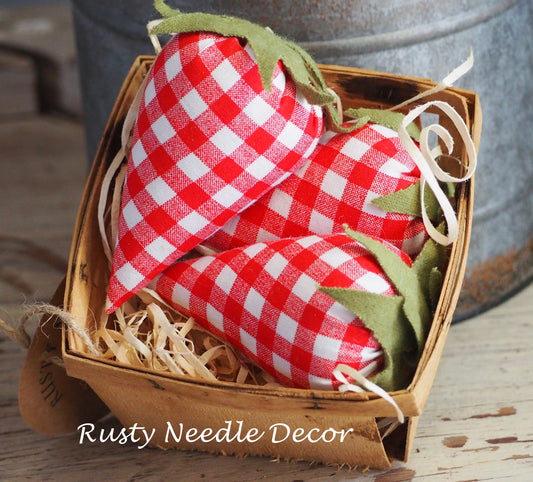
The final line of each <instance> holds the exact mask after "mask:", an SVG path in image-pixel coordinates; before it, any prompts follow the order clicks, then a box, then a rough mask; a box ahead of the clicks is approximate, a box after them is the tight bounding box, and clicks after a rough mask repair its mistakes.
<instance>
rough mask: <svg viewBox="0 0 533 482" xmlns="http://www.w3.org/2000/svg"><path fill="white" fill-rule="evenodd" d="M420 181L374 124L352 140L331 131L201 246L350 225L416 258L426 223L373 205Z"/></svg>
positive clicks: (392, 134) (395, 140)
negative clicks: (286, 174) (289, 172)
mask: <svg viewBox="0 0 533 482" xmlns="http://www.w3.org/2000/svg"><path fill="white" fill-rule="evenodd" d="M419 180H420V171H419V170H418V167H417V166H416V164H415V162H414V161H413V159H412V158H411V156H410V155H409V154H408V153H407V151H406V150H405V149H404V148H403V146H402V144H401V142H400V140H399V137H398V133H397V132H396V131H394V130H392V129H390V128H388V127H384V126H382V125H377V124H366V125H365V126H364V127H362V128H360V129H357V130H355V131H353V132H350V133H341V134H335V133H334V132H330V131H328V132H326V133H324V134H323V135H322V137H321V138H320V141H319V144H318V146H317V148H316V149H315V151H314V152H313V153H312V154H311V156H310V157H309V159H308V160H307V161H306V162H305V163H304V164H303V165H302V166H301V167H300V168H299V169H298V170H297V171H296V172H295V173H294V174H292V175H291V176H289V177H288V178H287V179H286V180H285V181H283V182H282V183H281V184H280V185H279V186H277V187H276V188H275V189H273V190H272V191H270V192H269V193H267V194H266V195H265V196H263V197H262V198H261V199H259V200H258V201H257V202H256V203H254V204H253V205H252V206H250V207H248V208H247V209H246V210H245V211H243V212H242V213H240V214H239V215H237V216H235V217H233V218H232V219H231V220H230V221H228V223H226V224H225V225H224V226H223V227H222V228H221V229H220V230H219V231H217V232H216V233H215V234H214V235H213V236H211V238H209V239H208V240H206V241H205V243H204V244H205V245H207V246H209V247H211V248H213V249H215V250H217V251H222V250H226V249H231V248H234V247H238V246H245V245H248V244H253V243H256V242H262V241H268V240H273V239H280V238H285V237H293V236H305V235H308V234H311V233H314V234H329V233H335V232H340V231H342V225H343V224H344V223H347V224H348V225H349V226H350V227H351V228H352V229H353V230H355V231H357V232H360V233H363V234H366V235H369V236H374V237H378V238H381V239H383V240H386V241H388V242H390V243H392V244H393V245H394V246H396V247H398V248H400V249H401V250H402V251H404V252H406V253H408V254H409V255H412V256H414V255H416V254H417V253H418V252H419V251H420V250H421V248H422V246H423V243H424V241H425V240H426V239H427V234H426V230H425V227H424V223H423V221H422V218H420V217H413V216H410V215H407V214H397V213H387V212H384V211H383V210H382V209H380V208H379V207H377V206H375V205H373V204H372V200H373V199H375V198H377V197H380V196H383V195H386V194H390V193H394V192H397V191H399V190H402V189H405V188H408V187H410V186H412V185H413V184H415V183H416V182H417V181H419Z"/></svg>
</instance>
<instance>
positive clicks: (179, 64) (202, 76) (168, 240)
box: [107, 32, 323, 312]
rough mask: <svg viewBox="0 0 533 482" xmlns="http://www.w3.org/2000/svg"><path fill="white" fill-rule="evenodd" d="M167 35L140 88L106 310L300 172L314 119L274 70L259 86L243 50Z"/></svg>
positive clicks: (311, 144)
mask: <svg viewBox="0 0 533 482" xmlns="http://www.w3.org/2000/svg"><path fill="white" fill-rule="evenodd" d="M242 43H243V42H241V41H240V40H239V39H237V38H235V37H222V36H220V35H216V34H210V33H197V32H193V33H185V34H179V35H175V36H174V37H173V38H172V39H171V40H170V41H169V42H168V43H167V44H166V45H165V47H164V48H163V50H162V51H161V53H160V54H159V55H158V56H157V58H156V60H155V62H154V64H153V66H152V68H151V70H150V72H149V74H148V78H147V81H146V87H145V89H144V94H143V97H142V101H141V105H140V109H139V113H138V117H137V122H136V126H135V129H134V133H133V140H132V148H131V154H130V156H129V159H128V168H127V177H126V181H125V186H124V190H123V195H122V207H121V215H120V220H119V228H118V240H117V244H116V247H115V250H114V254H113V266H112V274H111V279H110V283H109V290H108V299H109V301H108V306H107V311H108V312H112V311H114V310H115V309H116V308H117V307H118V306H120V305H121V304H122V303H123V302H124V301H126V300H127V299H128V298H129V297H130V296H131V295H132V294H134V293H135V292H136V291H138V290H139V289H140V288H142V287H143V286H145V285H146V283H148V282H149V281H150V280H151V279H153V278H154V277H155V276H156V275H157V274H158V273H160V272H161V271H163V270H164V269H165V268H166V267H167V266H169V265H170V264H171V263H173V262H174V261H176V260H177V259H178V258H180V257H181V256H182V255H183V254H185V253H186V252H188V251H189V250H191V249H192V248H194V247H195V246H196V245H197V244H198V243H200V242H202V241H203V240H204V239H206V238H207V237H209V236H210V235H211V234H213V233H214V232H215V231H216V230H217V229H218V228H219V227H220V226H222V225H224V224H225V223H226V222H227V221H228V220H229V219H230V218H231V217H232V216H234V215H235V214H236V213H238V212H240V211H241V210H243V209H244V208H246V207H247V206H248V205H250V204H251V203H252V202H253V201H255V200H257V199H258V198H259V197H261V196H262V195H264V194H265V193H266V192H267V191H268V190H270V189H271V188H272V187H273V186H274V185H276V184H277V183H279V182H280V181H282V180H283V179H284V178H285V177H286V176H287V175H288V174H290V173H291V172H293V171H294V170H295V169H296V168H297V167H299V166H300V165H301V163H302V162H303V160H304V159H305V157H306V156H308V155H309V154H310V153H311V152H312V151H313V149H314V148H315V146H316V143H317V142H318V139H319V137H320V135H321V133H322V130H323V120H322V110H321V108H320V107H319V106H317V105H312V104H310V103H309V102H308V101H307V100H306V99H305V98H304V97H303V96H302V95H300V93H299V92H298V91H297V89H296V86H295V84H294V82H293V81H292V79H291V77H290V76H288V75H286V73H285V70H284V68H283V65H282V63H281V62H278V63H277V65H276V66H275V69H274V72H273V76H272V81H271V86H270V87H271V90H270V91H268V90H266V89H265V88H264V87H263V83H262V78H261V75H260V73H259V67H258V63H257V61H256V59H255V56H254V52H253V51H252V49H251V48H250V46H249V45H242Z"/></svg>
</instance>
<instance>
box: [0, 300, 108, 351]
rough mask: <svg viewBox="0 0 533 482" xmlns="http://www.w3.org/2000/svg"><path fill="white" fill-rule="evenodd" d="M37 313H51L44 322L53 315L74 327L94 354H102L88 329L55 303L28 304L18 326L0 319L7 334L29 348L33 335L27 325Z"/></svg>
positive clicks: (1, 325)
mask: <svg viewBox="0 0 533 482" xmlns="http://www.w3.org/2000/svg"><path fill="white" fill-rule="evenodd" d="M37 315H40V316H43V315H49V318H48V320H46V321H45V322H44V323H47V322H49V321H50V320H51V319H52V318H53V317H55V318H57V319H59V320H60V321H61V322H62V323H63V324H64V325H66V326H67V327H68V328H70V329H72V331H74V332H75V333H76V335H78V336H79V338H80V339H81V340H82V341H83V343H84V344H85V345H86V347H87V348H88V349H89V351H90V352H91V354H92V355H95V356H99V355H100V352H99V350H98V349H97V348H96V346H95V345H94V343H93V342H92V340H91V337H90V336H89V334H88V333H87V331H86V330H84V329H83V328H81V327H80V326H79V325H78V323H76V320H75V319H74V317H73V316H72V315H71V314H70V313H69V312H68V311H64V310H62V309H61V308H58V307H57V306H54V305H49V304H35V305H28V306H27V307H26V309H25V311H24V314H23V315H22V317H21V319H20V321H19V322H18V324H17V326H16V327H13V326H12V325H10V324H8V323H6V322H5V321H3V320H1V319H0V328H1V329H2V330H3V331H4V332H5V333H6V334H7V336H9V337H10V338H11V339H12V340H13V341H15V342H17V343H18V344H19V345H20V346H21V347H22V348H24V349H28V348H29V347H30V343H31V337H30V336H29V335H28V333H27V332H26V329H25V326H26V323H27V322H28V320H30V319H31V318H33V317H34V316H37Z"/></svg>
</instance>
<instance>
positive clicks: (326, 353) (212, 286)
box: [150, 233, 410, 390]
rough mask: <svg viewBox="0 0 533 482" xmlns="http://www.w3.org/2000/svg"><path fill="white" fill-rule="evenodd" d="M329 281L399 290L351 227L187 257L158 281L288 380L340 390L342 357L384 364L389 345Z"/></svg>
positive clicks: (185, 307)
mask: <svg viewBox="0 0 533 482" xmlns="http://www.w3.org/2000/svg"><path fill="white" fill-rule="evenodd" d="M384 244H386V245H388V246H389V247H390V249H392V250H393V251H395V252H397V253H398V251H399V250H397V249H396V248H395V247H393V246H391V245H389V244H387V243H385V242H384ZM401 256H402V259H403V260H404V261H405V262H406V263H407V264H409V265H410V258H409V257H408V256H407V255H405V254H403V253H402V254H401ZM319 285H321V286H334V287H344V288H354V289H360V290H365V291H370V292H373V293H379V294H385V295H394V294H395V291H394V288H393V287H392V285H391V284H390V282H389V281H388V279H387V278H386V276H385V275H384V274H383V272H382V270H381V268H380V266H379V265H378V264H377V263H376V261H375V260H374V258H373V257H372V256H371V255H370V254H369V253H368V251H367V250H366V249H365V248H364V247H362V245H360V244H358V243H356V242H355V241H354V240H352V239H351V238H350V237H348V236H347V235H346V234H344V233H342V234H332V235H326V236H316V235H312V236H306V237H302V238H293V239H281V240H277V241H271V242H265V243H257V244H253V245H250V246H246V247H243V248H236V249H233V250H229V251H224V252H221V253H218V254H216V255H213V256H205V257H200V258H197V259H191V260H188V261H182V262H178V263H175V264H173V265H172V266H171V267H170V268H168V269H166V270H165V271H164V272H163V273H162V274H161V275H160V276H159V277H158V278H156V280H154V282H153V284H151V285H150V286H151V287H153V288H154V289H155V290H157V292H158V293H159V294H160V295H161V296H162V297H163V298H164V299H166V300H167V301H168V302H170V303H171V304H173V305H174V306H175V307H177V308H178V309H179V310H181V311H182V312H184V314H186V315H189V316H193V317H194V318H195V319H196V321H197V322H198V323H200V324H201V325H203V326H204V327H205V328H206V329H208V330H209V331H211V332H213V333H215V334H217V335H219V336H221V337H222V338H224V339H226V340H227V341H228V342H230V343H231V344H232V345H233V346H235V347H236V348H238V349H239V350H241V351H242V352H243V353H245V354H246V355H247V356H248V357H250V358H251V359H252V360H254V361H255V362H256V363H257V364H258V365H259V366H261V367H262V368H263V369H265V370H266V371H268V372H269V373H271V374H272V375H273V376H274V377H275V378H276V379H277V380H279V381H280V382H281V383H283V384H285V385H287V386H292V387H299V388H315V389H325V390H328V389H329V390H331V389H334V388H335V387H336V382H335V380H334V378H333V376H332V372H333V370H334V368H335V367H336V366H337V365H338V364H339V363H345V364H347V365H349V366H351V367H353V368H355V369H357V370H359V369H361V368H363V367H365V366H366V365H368V364H369V363H370V362H371V361H373V360H376V361H377V363H378V364H382V362H383V352H382V350H381V347H380V345H379V343H378V342H377V340H376V339H375V338H374V337H373V335H372V333H371V331H370V330H368V329H367V328H365V326H364V324H363V322H362V321H361V320H360V319H359V318H357V317H356V316H355V315H354V314H353V313H352V312H351V311H349V310H348V309H347V308H345V307H344V306H342V305H341V304H340V303H338V302H336V301H334V300H333V299H332V298H331V297H329V296H328V295H327V294H325V293H323V292H321V291H319V290H318V289H317V288H318V286H319Z"/></svg>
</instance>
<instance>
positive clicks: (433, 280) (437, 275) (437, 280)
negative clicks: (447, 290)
mask: <svg viewBox="0 0 533 482" xmlns="http://www.w3.org/2000/svg"><path fill="white" fill-rule="evenodd" d="M443 283H444V275H443V274H442V272H441V271H440V270H439V268H437V267H434V268H433V269H432V270H431V271H430V273H429V280H428V299H429V303H430V306H431V308H432V309H435V308H436V307H437V303H438V302H439V298H440V292H441V291H442V285H443Z"/></svg>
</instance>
